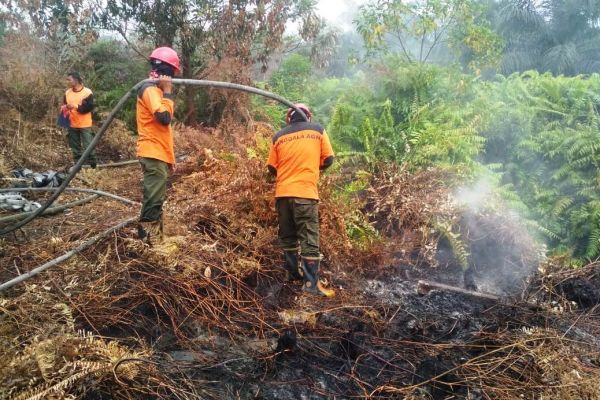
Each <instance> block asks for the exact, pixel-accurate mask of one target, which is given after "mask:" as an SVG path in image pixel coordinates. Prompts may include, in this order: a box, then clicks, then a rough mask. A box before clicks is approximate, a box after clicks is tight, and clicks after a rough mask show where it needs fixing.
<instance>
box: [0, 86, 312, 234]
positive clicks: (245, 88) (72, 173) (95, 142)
mask: <svg viewBox="0 0 600 400" xmlns="http://www.w3.org/2000/svg"><path fill="white" fill-rule="evenodd" d="M150 82H154V83H156V82H158V80H156V79H145V80H143V81H140V82H138V83H137V84H135V85H134V86H133V87H132V88H131V90H129V91H128V92H127V93H125V95H124V96H123V97H121V100H119V102H118V103H117V105H116V106H115V107H114V108H113V109H112V111H111V112H110V114H108V117H106V120H104V122H103V123H102V126H101V127H100V129H99V130H98V133H97V134H96V135H95V136H94V139H93V140H92V142H91V143H90V144H89V146H88V147H87V148H86V149H85V151H84V152H83V154H82V155H81V157H80V158H79V160H77V162H76V163H75V165H74V166H73V168H72V169H71V170H70V171H69V174H68V175H67V177H66V178H65V180H64V181H63V183H62V184H61V185H60V187H59V188H58V189H57V190H56V192H54V194H52V196H50V198H49V199H48V201H46V203H44V204H43V205H42V207H40V208H38V209H37V210H36V211H35V212H34V213H32V214H31V215H29V216H28V217H27V218H25V219H24V220H22V221H20V222H18V223H16V224H15V225H13V226H10V227H8V228H6V229H4V230H2V231H0V236H2V235H6V234H8V233H11V232H13V231H16V230H17V229H19V228H22V227H23V226H25V225H27V224H28V223H30V222H31V221H33V220H34V219H35V218H37V217H38V216H40V215H41V214H42V213H43V212H44V211H45V210H46V209H47V208H48V207H50V206H51V205H52V203H54V202H55V201H56V199H58V197H59V196H60V195H61V194H62V192H63V191H64V190H65V189H66V188H67V186H69V183H70V182H71V180H72V179H73V178H74V177H75V175H77V173H78V172H79V170H81V167H82V166H83V164H84V163H85V161H86V160H87V158H88V156H89V155H90V153H91V152H92V151H93V150H94V148H95V147H96V145H98V142H100V139H102V136H104V133H105V132H106V131H107V129H108V127H109V126H110V124H111V123H112V121H113V120H114V119H115V117H116V116H117V114H118V113H119V111H121V109H122V108H123V106H124V105H125V102H126V101H127V100H128V99H129V98H130V97H131V95H132V94H134V93H137V91H138V89H139V88H140V87H141V86H142V85H143V84H145V83H150ZM173 83H174V84H180V85H190V86H205V87H215V88H221V89H232V90H239V91H242V92H248V93H253V94H258V95H260V96H264V97H267V98H269V99H273V100H276V101H278V102H280V103H282V104H284V105H286V106H288V107H291V108H293V109H294V110H296V111H297V112H298V113H299V114H300V115H301V116H302V117H304V119H305V120H306V121H308V118H306V115H305V114H304V111H302V110H301V109H300V108H298V107H296V106H295V105H294V104H293V103H292V102H290V101H289V100H286V99H284V98H283V97H281V96H278V95H276V94H274V93H271V92H267V91H266V90H262V89H257V88H254V87H251V86H245V85H239V84H237V83H228V82H218V81H205V80H199V79H173Z"/></svg>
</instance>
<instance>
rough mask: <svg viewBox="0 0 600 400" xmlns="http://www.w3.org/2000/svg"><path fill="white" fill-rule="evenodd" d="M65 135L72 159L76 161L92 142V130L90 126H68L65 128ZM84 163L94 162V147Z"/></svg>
mask: <svg viewBox="0 0 600 400" xmlns="http://www.w3.org/2000/svg"><path fill="white" fill-rule="evenodd" d="M67 137H68V139H69V147H70V148H71V152H72V153H73V160H74V161H75V162H77V160H79V159H80V158H81V155H82V154H83V152H84V151H85V149H87V148H88V146H89V145H90V143H91V142H92V139H94V133H93V132H92V128H69V129H67ZM86 163H87V164H95V163H96V151H95V149H94V150H93V151H92V152H91V153H90V155H89V157H88V159H87V160H86Z"/></svg>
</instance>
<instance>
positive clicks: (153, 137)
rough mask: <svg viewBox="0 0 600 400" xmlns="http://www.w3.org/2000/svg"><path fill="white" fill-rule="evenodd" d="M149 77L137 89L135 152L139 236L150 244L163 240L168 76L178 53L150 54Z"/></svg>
mask: <svg viewBox="0 0 600 400" xmlns="http://www.w3.org/2000/svg"><path fill="white" fill-rule="evenodd" d="M150 65H151V71H150V78H151V79H158V83H146V84H144V85H143V86H142V87H141V88H140V89H139V90H138V93H137V107H136V119H137V129H138V142H137V156H138V157H139V159H140V163H141V165H142V170H143V172H144V199H143V203H142V210H141V213H140V219H139V224H138V235H139V237H140V239H142V240H145V241H146V242H147V243H149V244H155V243H160V242H162V240H163V211H162V206H163V203H164V201H165V196H166V190H167V178H168V176H169V171H170V172H171V173H172V172H174V171H175V152H174V148H173V131H172V129H171V121H172V119H173V113H174V111H175V104H174V102H173V95H172V81H171V79H172V78H173V76H175V74H176V73H178V72H179V71H180V67H179V56H178V55H177V53H176V52H175V50H173V49H171V48H170V47H159V48H157V49H155V50H154V51H153V52H152V54H151V55H150Z"/></svg>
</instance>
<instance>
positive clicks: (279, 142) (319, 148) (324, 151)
mask: <svg viewBox="0 0 600 400" xmlns="http://www.w3.org/2000/svg"><path fill="white" fill-rule="evenodd" d="M272 144H273V147H274V148H275V153H274V157H276V159H273V160H269V164H276V165H277V167H276V169H277V188H276V191H275V197H300V198H305V199H315V200H318V199H319V193H318V190H317V182H318V181H319V175H320V168H321V166H322V165H323V163H324V161H325V158H327V157H329V156H330V155H332V150H331V145H330V144H329V140H328V139H327V136H326V134H325V130H324V129H323V127H322V126H321V125H319V124H315V123H311V122H306V121H297V122H292V123H291V124H290V125H288V126H286V127H285V128H283V129H282V130H280V131H279V132H277V133H276V134H275V135H274V136H273V138H272Z"/></svg>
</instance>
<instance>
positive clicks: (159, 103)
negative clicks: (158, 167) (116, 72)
mask: <svg viewBox="0 0 600 400" xmlns="http://www.w3.org/2000/svg"><path fill="white" fill-rule="evenodd" d="M174 111H175V104H174V102H173V100H172V99H171V96H170V95H165V94H164V93H163V91H162V90H161V89H160V88H159V87H158V86H156V84H153V83H147V84H145V85H144V86H142V87H141V88H140V90H139V91H138V96H137V106H136V120H137V128H138V142H137V156H138V157H146V158H154V159H157V160H161V161H164V162H166V163H167V164H175V150H174V148H173V131H172V129H171V120H172V118H173V113H174Z"/></svg>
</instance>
